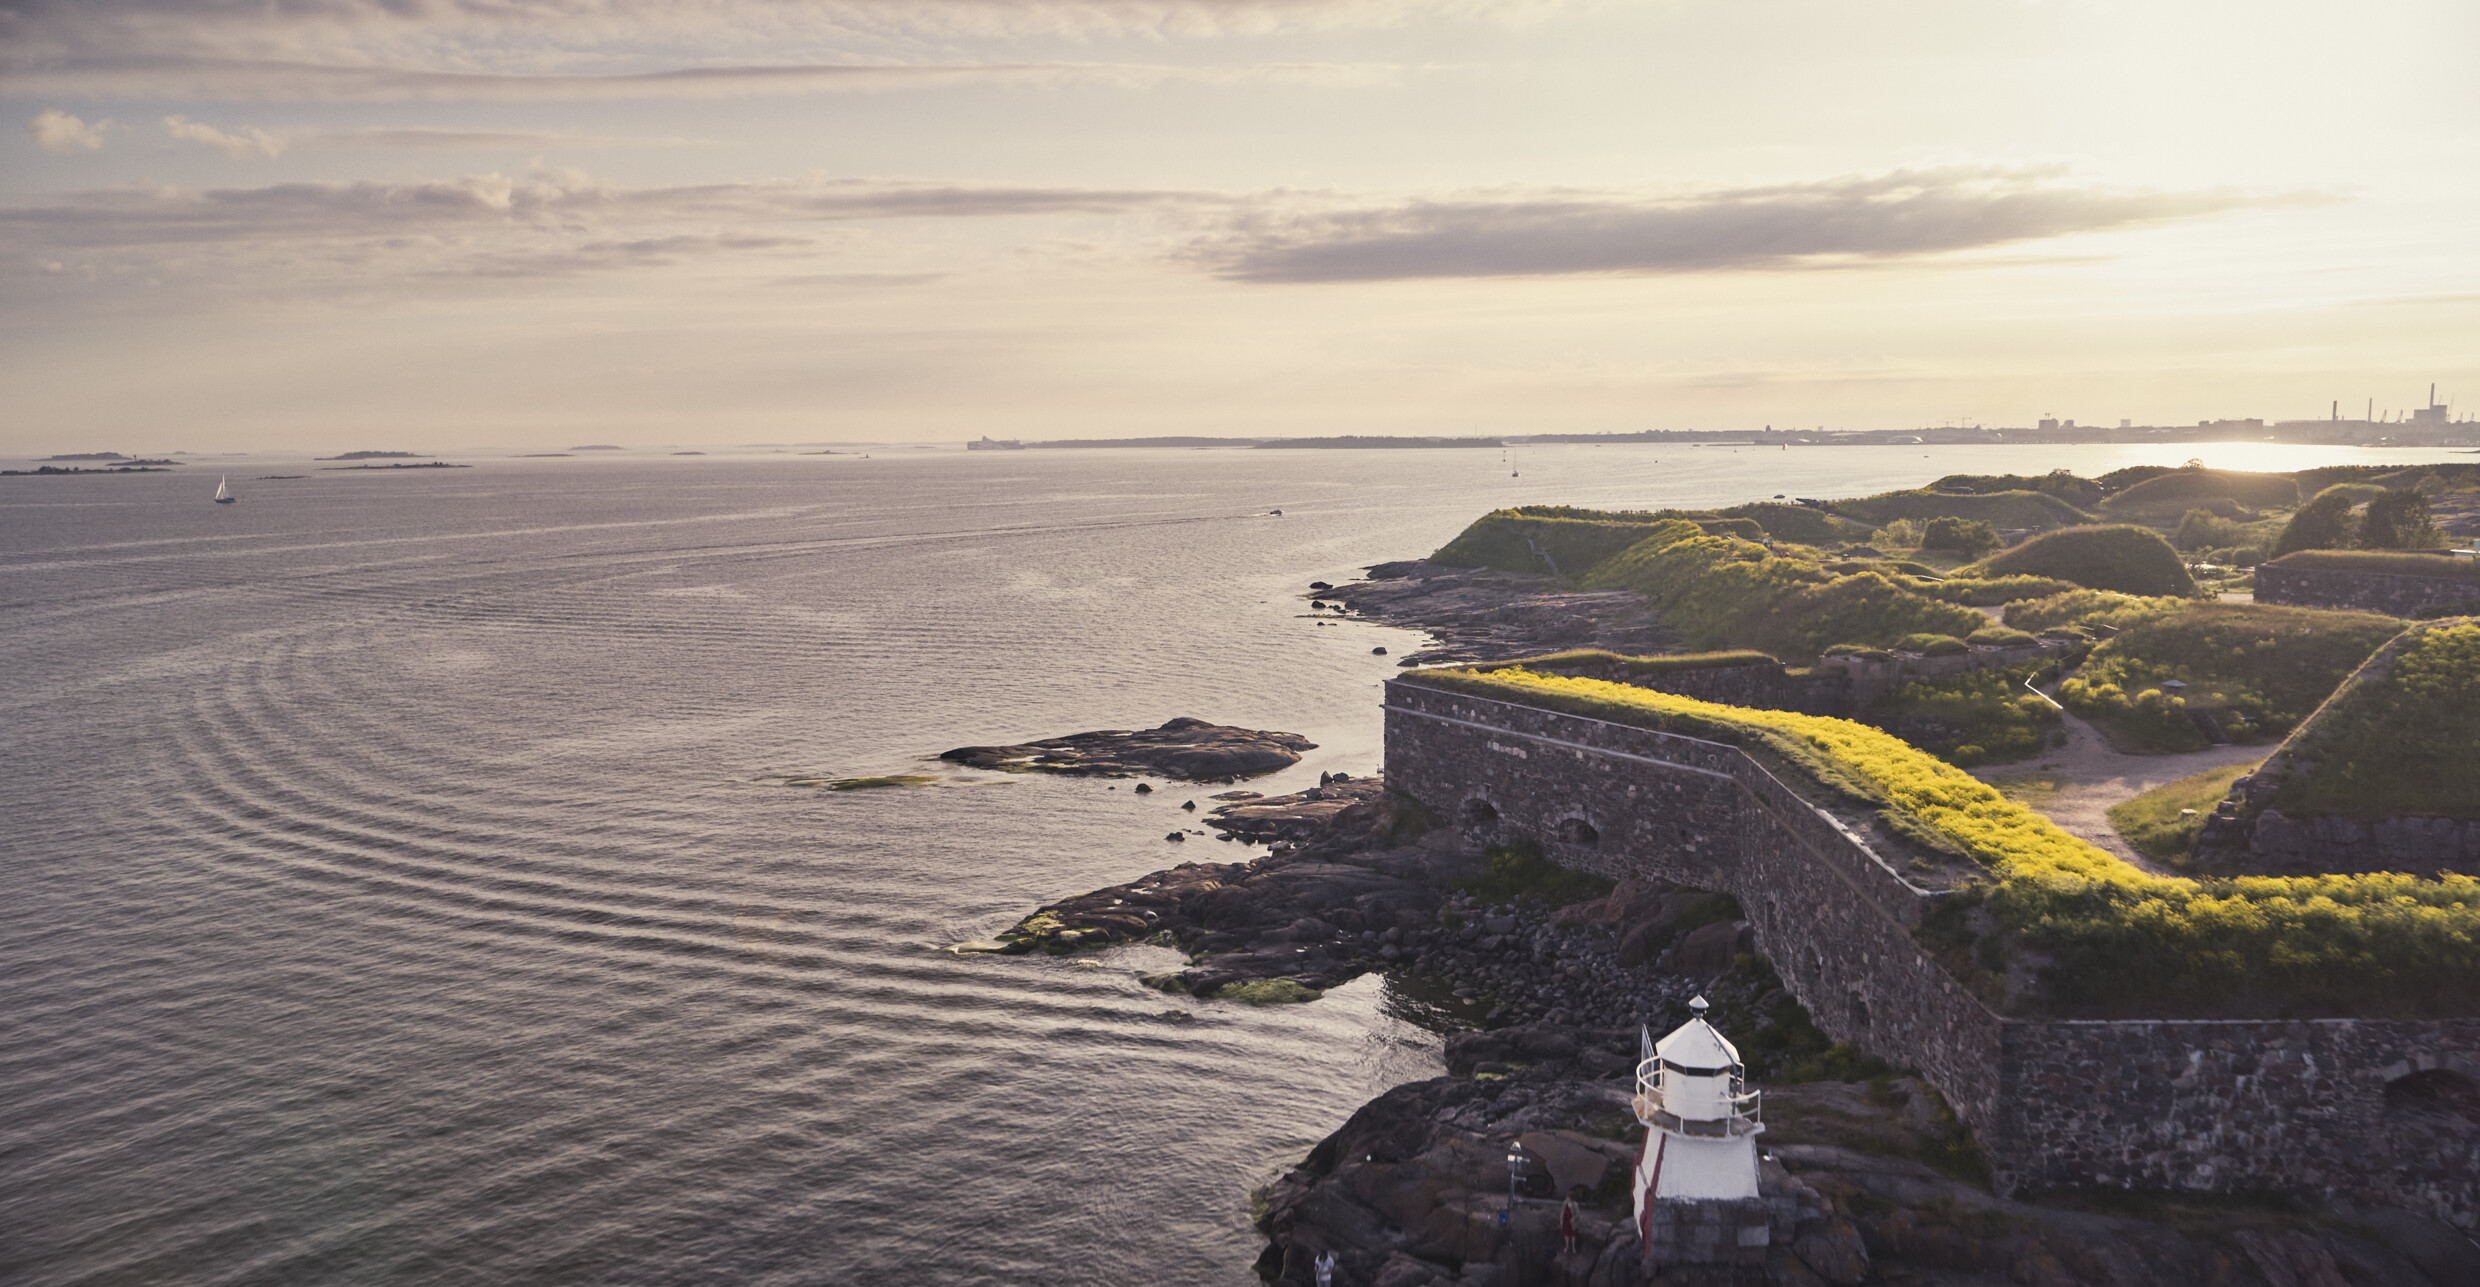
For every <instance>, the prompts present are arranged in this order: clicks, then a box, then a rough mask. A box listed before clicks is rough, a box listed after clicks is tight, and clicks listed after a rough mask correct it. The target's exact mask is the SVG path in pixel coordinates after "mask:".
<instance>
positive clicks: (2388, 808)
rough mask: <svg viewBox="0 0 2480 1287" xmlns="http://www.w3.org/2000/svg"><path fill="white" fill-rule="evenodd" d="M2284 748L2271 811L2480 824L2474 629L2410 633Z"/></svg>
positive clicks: (2424, 628) (2478, 671) (2466, 624)
mask: <svg viewBox="0 0 2480 1287" xmlns="http://www.w3.org/2000/svg"><path fill="white" fill-rule="evenodd" d="M2390 652H2391V655H2390V656H2388V657H2386V658H2383V659H2381V660H2380V662H2379V663H2378V664H2373V665H2370V666H2369V667H2367V668H2366V669H2364V670H2362V671H2361V673H2359V674H2358V675H2355V676H2353V677H2352V679H2351V682H2350V684H2349V686H2348V687H2346V688H2344V689H2343V690H2342V691H2341V692H2339V693H2337V694H2335V695H2334V698H2333V700H2332V701H2331V702H2329V703H2327V704H2326V706H2325V708H2324V709H2322V710H2320V711H2318V712H2317V713H2316V718H2315V720H2314V721H2313V722H2311V723H2310V724H2309V725H2308V726H2307V727H2306V728H2303V729H2301V730H2300V734H2299V736H2298V737H2297V738H2295V739H2293V740H2292V742H2291V744H2290V745H2289V746H2287V747H2285V748H2284V754H2285V756H2286V758H2288V759H2289V760H2290V761H2291V765H2290V771H2289V772H2287V773H2286V774H2285V775H2284V777H2283V781H2282V785H2281V787H2280V788H2279V789H2278V790H2276V791H2275V792H2274V795H2273V800H2272V801H2271V803H2270V806H2269V807H2271V808H2275V809H2279V810H2281V811H2282V812H2283V813H2284V814H2286V815H2289V816H2293V817H2296V816H2300V815H2303V814H2335V815H2340V816H2342V817H2348V818H2355V819H2359V820H2362V821H2368V820H2373V819H2377V818H2388V817H2406V816H2426V817H2446V818H2480V622H2474V621H2472V620H2470V619H2468V618H2466V619H2463V620H2450V621H2439V622H2434V623H2424V624H2421V625H2417V626H2413V627H2412V628H2411V629H2410V630H2408V631H2406V632H2404V635H2403V638H2402V639H2401V641H2400V642H2398V643H2397V644H2395V646H2394V647H2393V648H2392V649H2391V650H2390Z"/></svg>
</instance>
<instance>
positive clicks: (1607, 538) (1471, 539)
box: [1430, 506, 1703, 576]
mask: <svg viewBox="0 0 2480 1287" xmlns="http://www.w3.org/2000/svg"><path fill="white" fill-rule="evenodd" d="M1551 508H1552V507H1548V506H1541V507H1535V509H1536V511H1537V512H1529V513H1528V512H1526V511H1524V510H1514V509H1502V510H1498V511H1496V512H1494V513H1490V514H1485V515H1483V516H1482V517H1481V518H1479V519H1477V520H1475V521H1474V522H1473V524H1472V525H1471V526H1470V527H1467V528H1465V529H1464V530H1463V531H1462V532H1461V533H1459V534H1458V535H1457V536H1456V538H1455V539H1454V540H1452V541H1449V542H1447V543H1446V544H1445V545H1444V546H1441V547H1440V548H1439V550H1438V552H1437V553H1435V554H1432V555H1430V561H1431V562H1434V563H1443V564H1445V565H1447V566H1449V567H1467V568H1493V569H1496V570H1498V571H1501V572H1547V571H1549V570H1550V567H1549V566H1548V564H1555V565H1557V568H1558V570H1559V571H1560V572H1562V573H1565V574H1567V575H1570V576H1573V575H1575V574H1577V573H1580V572H1582V571H1584V570H1585V569H1586V568H1589V567H1592V566H1593V565H1594V564H1596V563H1600V562H1602V561H1603V560H1604V559H1607V558H1609V557H1610V556H1611V555H1613V554H1616V553H1618V552H1619V551H1621V550H1624V549H1627V548H1628V547H1629V546H1632V545H1635V544H1637V543H1638V542H1640V541H1643V540H1644V539H1645V538H1647V537H1649V536H1657V535H1661V536H1668V537H1669V539H1672V540H1678V539H1680V538H1681V537H1685V536H1698V535H1702V534H1703V532H1702V529H1700V528H1698V527H1697V526H1696V525H1695V524H1693V523H1688V522H1683V521H1679V520H1673V519H1654V518H1651V517H1650V516H1646V517H1634V516H1629V517H1622V518H1571V517H1565V516H1562V515H1559V514H1553V513H1543V512H1538V511H1540V510H1548V509H1551ZM1581 512H1584V513H1590V512H1591V511H1581ZM1536 551H1538V553H1537V552H1536ZM1545 554H1546V555H1548V556H1549V559H1548V564H1546V563H1545V561H1544V559H1543V558H1542V556H1543V555H1545Z"/></svg>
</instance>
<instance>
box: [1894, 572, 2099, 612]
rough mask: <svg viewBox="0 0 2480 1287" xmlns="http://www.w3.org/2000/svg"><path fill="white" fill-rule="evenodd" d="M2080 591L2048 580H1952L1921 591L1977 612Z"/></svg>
mask: <svg viewBox="0 0 2480 1287" xmlns="http://www.w3.org/2000/svg"><path fill="white" fill-rule="evenodd" d="M2075 588H2076V585H2075V583H2074V582H2072V581H2061V580H2058V579H2057V578H2055V577H2046V576H1997V577H1960V576H1959V577H1948V578H1946V579H1945V580H1943V581H1939V582H1937V583H1935V584H1932V585H1924V586H1922V587H1920V592H1921V593H1922V594H1925V595H1928V596H1929V597H1930V598H1932V599H1943V600H1945V601H1946V602H1948V603H1960V604H1965V605H1967V606H1970V607H1974V608H1994V607H1996V606H1998V605H1999V604H2002V603H2014V602H2016V601H2018V600H2022V599H2043V598H2047V597H2049V596H2050V595H2053V594H2065V593H2067V592H2068V591H2070V590H2073V589H2075Z"/></svg>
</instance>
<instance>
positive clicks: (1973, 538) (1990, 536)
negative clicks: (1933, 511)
mask: <svg viewBox="0 0 2480 1287" xmlns="http://www.w3.org/2000/svg"><path fill="white" fill-rule="evenodd" d="M2005 543H2006V542H2004V541H2001V540H1999V539H1998V534H1997V533H1996V532H1994V531H1991V530H1990V527H1989V524H1987V523H1984V522H1981V521H1980V520H1979V519H1975V518H1945V517H1940V518H1933V519H1930V520H1929V525H1928V526H1927V527H1925V528H1923V529H1922V530H1921V534H1920V548H1922V549H1924V550H1953V551H1954V552H1956V553H1958V554H1961V555H1962V556H1963V557H1965V558H1967V559H1977V558H1979V557H1980V556H1982V555H1984V554H1987V553H1988V552H1990V551H1991V550H1994V549H1996V548H1998V547H1999V546H2001V545H2004V544H2005Z"/></svg>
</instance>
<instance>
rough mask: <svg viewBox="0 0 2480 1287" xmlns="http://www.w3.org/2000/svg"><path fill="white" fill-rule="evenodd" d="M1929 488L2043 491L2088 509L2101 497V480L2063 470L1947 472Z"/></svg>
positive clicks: (1981, 490)
mask: <svg viewBox="0 0 2480 1287" xmlns="http://www.w3.org/2000/svg"><path fill="white" fill-rule="evenodd" d="M1929 490H1931V491H1941V492H1942V491H1971V492H2043V493H2046V494H2048V495H2051V496H2055V497H2057V498H2058V499H2060V500H2062V501H2065V502H2066V503H2068V504H2070V505H2073V506H2075V507H2076V508H2078V509H2087V510H2088V509H2091V508H2092V507H2093V506H2094V505H2095V504H2096V503H2098V502H2099V501H2100V499H2101V497H2102V494H2103V493H2102V488H2101V484H2099V483H2096V482H2094V481H2093V480H2091V479H2089V478H2078V477H2076V476H2075V475H2073V474H2071V473H2068V472H2067V471H2066V470H2063V469H2058V470H2052V471H2050V472H2049V473H2046V474H1948V475H1947V476H1945V477H1944V478H1941V479H1939V480H1937V481H1936V482H1934V483H1931V484H1929Z"/></svg>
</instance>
